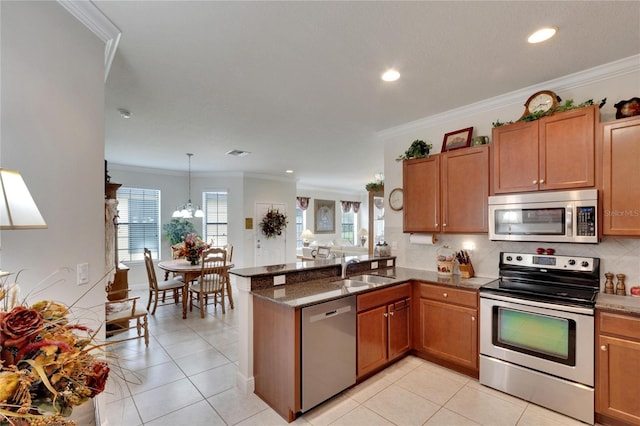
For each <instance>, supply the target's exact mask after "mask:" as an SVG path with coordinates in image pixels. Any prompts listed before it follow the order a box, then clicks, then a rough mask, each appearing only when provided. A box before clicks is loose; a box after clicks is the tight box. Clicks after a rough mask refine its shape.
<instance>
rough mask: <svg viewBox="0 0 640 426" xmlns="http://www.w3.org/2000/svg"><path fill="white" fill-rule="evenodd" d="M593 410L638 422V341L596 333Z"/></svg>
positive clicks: (635, 423)
mask: <svg viewBox="0 0 640 426" xmlns="http://www.w3.org/2000/svg"><path fill="white" fill-rule="evenodd" d="M596 364H597V370H596V412H597V413H600V414H604V415H607V416H609V417H613V418H616V419H619V420H623V421H625V422H628V423H630V424H634V425H640V398H639V395H640V369H638V366H639V365H640V343H638V342H636V341H632V340H625V339H617V338H615V337H608V336H599V337H598V347H597V348H596Z"/></svg>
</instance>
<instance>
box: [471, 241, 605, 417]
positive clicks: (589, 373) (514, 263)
mask: <svg viewBox="0 0 640 426" xmlns="http://www.w3.org/2000/svg"><path fill="white" fill-rule="evenodd" d="M599 288H600V259H598V258H593V257H579V256H557V255H543V254H524V253H500V279H498V280H496V281H493V282H491V283H489V284H487V285H485V286H483V287H481V288H480V383H481V384H483V385H486V386H490V387H492V388H495V389H498V390H500V391H503V392H506V393H509V394H511V395H514V396H517V397H519V398H522V399H525V400H528V401H531V402H533V403H535V404H538V405H541V406H543V407H547V408H549V409H551V410H554V411H558V412H560V413H563V414H565V415H568V416H571V417H574V418H576V419H578V420H581V421H583V422H587V423H591V424H593V422H594V311H595V300H596V296H597V294H598V290H599Z"/></svg>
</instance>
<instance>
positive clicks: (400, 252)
mask: <svg viewBox="0 0 640 426" xmlns="http://www.w3.org/2000/svg"><path fill="white" fill-rule="evenodd" d="M438 239H439V241H438V242H437V243H436V244H435V245H433V246H429V245H419V244H411V243H410V242H409V234H404V233H403V232H402V229H401V228H392V227H385V240H386V241H387V242H388V243H389V244H391V247H392V251H391V254H392V256H397V262H398V266H405V267H408V268H416V269H425V270H429V271H435V270H436V256H437V254H436V250H437V249H438V248H439V247H442V246H445V245H447V246H449V247H451V248H452V249H455V250H460V249H462V248H463V244H468V243H472V244H473V245H474V246H475V248H474V250H473V251H469V256H470V257H471V262H472V263H473V268H474V270H475V273H476V276H478V277H488V278H493V277H495V278H497V277H498V260H499V257H500V252H503V251H512V252H520V253H535V251H536V248H538V247H544V248H553V249H555V250H556V254H559V255H574V256H589V257H599V258H600V290H601V291H604V282H605V277H604V274H605V273H606V272H611V273H614V274H625V275H626V280H625V281H626V290H627V294H628V293H629V288H631V287H633V286H639V285H640V239H638V238H613V237H607V238H604V239H603V240H602V242H601V243H599V244H566V243H530V242H522V243H518V242H503V241H490V240H489V238H488V237H487V235H486V234H478V235H472V234H468V235H448V234H439V235H438ZM394 243H397V245H396V244H394ZM455 273H456V274H457V273H459V272H458V270H457V266H456V271H455ZM614 282H615V281H614Z"/></svg>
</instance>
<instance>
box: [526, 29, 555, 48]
mask: <svg viewBox="0 0 640 426" xmlns="http://www.w3.org/2000/svg"><path fill="white" fill-rule="evenodd" d="M556 31H558V29H557V28H553V27H548V28H541V29H539V30H538V31H536V32H535V33H533V34H531V35H530V36H529V38H528V39H527V41H528V42H529V43H532V44H533V43H541V42H543V41H546V40H549V39H550V38H551V37H553V36H554V35H555V34H556Z"/></svg>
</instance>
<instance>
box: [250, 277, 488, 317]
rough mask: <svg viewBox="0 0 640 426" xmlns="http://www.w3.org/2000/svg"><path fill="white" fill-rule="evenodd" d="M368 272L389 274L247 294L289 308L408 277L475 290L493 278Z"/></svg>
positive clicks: (361, 291) (381, 285) (380, 286)
mask: <svg viewBox="0 0 640 426" xmlns="http://www.w3.org/2000/svg"><path fill="white" fill-rule="evenodd" d="M371 275H379V276H383V277H384V276H388V277H392V279H390V280H389V281H388V282H386V283H371V284H367V285H362V284H358V285H353V286H352V285H351V284H354V283H352V282H349V281H347V282H345V281H343V280H342V279H341V278H339V277H335V278H331V279H320V280H314V281H307V282H304V283H298V284H290V285H282V286H276V287H270V288H267V289H260V290H253V291H252V292H251V293H252V294H253V295H255V296H257V297H261V298H263V299H267V300H270V301H272V302H275V303H280V304H284V305H287V306H290V307H292V308H302V307H305V306H309V305H314V304H316V303H321V302H327V301H329V300H334V299H339V298H341V297H345V296H349V295H351V294H355V293H358V294H361V293H366V292H369V291H374V290H379V289H380V288H384V287H389V286H393V285H396V284H400V283H403V282H406V281H409V280H418V281H425V282H429V283H435V284H441V285H447V286H452V287H460V288H465V289H471V290H477V289H479V288H480V287H481V286H483V285H484V284H486V283H488V282H490V281H493V280H494V279H495V278H481V277H474V278H461V277H460V276H459V275H453V276H452V277H443V276H442V275H438V273H437V272H434V271H423V270H420V269H410V268H400V267H398V268H395V269H386V270H380V271H377V272H372V273H371Z"/></svg>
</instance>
